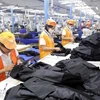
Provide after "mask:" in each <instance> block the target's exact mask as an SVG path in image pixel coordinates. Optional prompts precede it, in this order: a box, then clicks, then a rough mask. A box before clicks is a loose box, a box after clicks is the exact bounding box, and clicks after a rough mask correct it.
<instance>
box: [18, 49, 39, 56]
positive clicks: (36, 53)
mask: <svg viewBox="0 0 100 100" xmlns="http://www.w3.org/2000/svg"><path fill="white" fill-rule="evenodd" d="M19 54H21V55H26V56H38V55H39V53H38V52H35V51H32V50H29V51H23V52H19Z"/></svg>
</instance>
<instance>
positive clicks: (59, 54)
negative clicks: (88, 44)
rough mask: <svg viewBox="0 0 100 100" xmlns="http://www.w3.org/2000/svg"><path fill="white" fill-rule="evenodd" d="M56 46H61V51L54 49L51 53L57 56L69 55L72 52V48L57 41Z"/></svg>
mask: <svg viewBox="0 0 100 100" xmlns="http://www.w3.org/2000/svg"><path fill="white" fill-rule="evenodd" d="M55 47H59V48H60V49H61V51H54V52H53V53H51V55H56V56H67V55H68V54H70V51H71V49H66V48H64V47H63V46H62V44H61V43H59V42H57V45H56V46H55Z"/></svg>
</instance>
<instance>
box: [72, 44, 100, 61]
mask: <svg viewBox="0 0 100 100" xmlns="http://www.w3.org/2000/svg"><path fill="white" fill-rule="evenodd" d="M79 57H81V58H82V59H84V60H87V61H99V60H100V48H98V49H94V48H91V47H86V46H79V47H77V48H75V49H73V51H72V52H71V57H70V58H71V59H73V58H79Z"/></svg>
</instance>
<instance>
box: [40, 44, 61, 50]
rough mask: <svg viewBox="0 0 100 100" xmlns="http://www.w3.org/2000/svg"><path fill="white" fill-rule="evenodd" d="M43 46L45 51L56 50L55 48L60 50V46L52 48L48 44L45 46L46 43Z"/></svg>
mask: <svg viewBox="0 0 100 100" xmlns="http://www.w3.org/2000/svg"><path fill="white" fill-rule="evenodd" d="M41 47H42V49H43V50H44V51H54V50H56V51H60V48H59V47H54V48H50V47H47V46H45V45H41Z"/></svg>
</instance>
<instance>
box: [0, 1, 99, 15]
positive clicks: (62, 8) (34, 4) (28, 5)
mask: <svg viewBox="0 0 100 100" xmlns="http://www.w3.org/2000/svg"><path fill="white" fill-rule="evenodd" d="M49 1H51V0H49ZM53 1H54V8H53V9H54V11H56V12H58V13H63V14H68V15H69V11H70V7H69V5H68V4H61V3H60V2H59V1H67V0H53ZM68 1H70V0H68ZM72 1H75V0H72ZM82 1H83V2H85V3H86V4H87V5H88V6H90V8H92V9H93V11H94V12H95V13H96V14H98V15H99V16H100V6H99V4H100V0H82ZM0 2H1V3H2V4H1V5H0V10H6V11H5V13H6V12H10V8H11V5H14V6H18V7H22V8H20V9H21V10H22V9H23V7H24V8H25V9H34V10H44V0H0ZM50 3H51V2H50ZM50 3H49V5H50ZM81 5H82V3H81ZM81 5H80V6H81ZM20 9H18V8H16V10H14V12H16V13H24V10H22V11H21V10H20ZM97 9H98V10H97ZM87 13H89V12H87ZM73 14H75V15H77V16H80V9H78V10H75V12H74V13H73ZM82 15H83V16H85V14H83V13H82Z"/></svg>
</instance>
